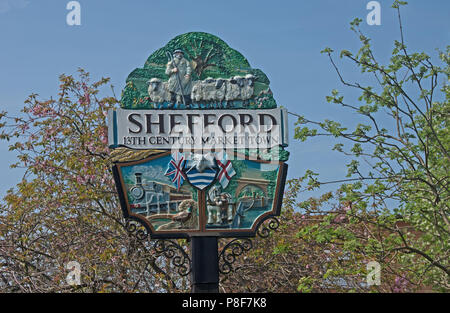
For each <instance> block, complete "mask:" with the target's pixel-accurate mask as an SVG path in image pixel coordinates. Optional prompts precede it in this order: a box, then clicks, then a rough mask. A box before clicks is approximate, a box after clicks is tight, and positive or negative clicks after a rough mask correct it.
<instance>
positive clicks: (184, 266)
mask: <svg viewBox="0 0 450 313" xmlns="http://www.w3.org/2000/svg"><path fill="white" fill-rule="evenodd" d="M125 229H126V230H127V231H128V233H129V234H130V235H132V236H134V237H136V238H137V239H138V240H140V241H144V240H148V239H149V238H150V237H149V233H148V231H147V228H146V227H144V226H143V225H142V224H141V223H140V222H139V221H136V220H133V219H127V220H126V223H125ZM152 241H153V242H154V244H153V249H154V250H155V252H156V254H158V255H164V256H165V257H166V258H168V259H171V260H172V265H174V266H175V267H177V268H178V270H177V272H178V274H180V275H181V276H186V275H188V274H189V273H190V272H191V259H190V258H189V256H188V254H187V253H186V252H185V251H184V249H183V248H182V247H181V246H180V245H179V244H177V243H176V242H175V241H173V240H152Z"/></svg>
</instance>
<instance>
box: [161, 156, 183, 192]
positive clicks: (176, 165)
mask: <svg viewBox="0 0 450 313" xmlns="http://www.w3.org/2000/svg"><path fill="white" fill-rule="evenodd" d="M185 162H186V159H185V158H184V155H183V154H182V153H180V152H175V153H172V159H171V160H170V162H169V164H168V168H167V171H166V173H165V174H164V175H165V176H169V178H170V180H171V181H172V184H174V185H175V187H177V190H180V188H181V185H183V182H184V180H185V179H186V174H184V173H183V167H184V163H185Z"/></svg>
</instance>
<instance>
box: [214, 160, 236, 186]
mask: <svg viewBox="0 0 450 313" xmlns="http://www.w3.org/2000/svg"><path fill="white" fill-rule="evenodd" d="M216 161H217V165H218V166H219V174H218V175H217V180H218V181H219V183H220V184H221V185H222V187H223V188H226V187H227V186H228V183H229V182H230V179H231V177H233V176H234V175H236V172H235V171H234V168H233V164H231V161H230V160H227V155H226V154H224V156H223V158H222V160H221V161H220V160H218V159H216Z"/></svg>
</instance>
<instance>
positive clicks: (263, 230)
mask: <svg viewBox="0 0 450 313" xmlns="http://www.w3.org/2000/svg"><path fill="white" fill-rule="evenodd" d="M279 226H280V222H279V221H278V220H277V219H276V218H275V217H274V216H271V217H270V218H268V219H267V220H265V221H264V222H262V223H261V224H260V225H259V227H258V229H257V230H256V233H257V234H258V236H260V237H261V238H267V237H269V236H270V232H271V231H272V230H276V229H277V228H278V227H279Z"/></svg>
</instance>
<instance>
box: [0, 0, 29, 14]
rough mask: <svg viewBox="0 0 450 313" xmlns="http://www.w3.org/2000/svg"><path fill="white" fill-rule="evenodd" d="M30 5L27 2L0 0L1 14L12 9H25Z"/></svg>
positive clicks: (23, 0)
mask: <svg viewBox="0 0 450 313" xmlns="http://www.w3.org/2000/svg"><path fill="white" fill-rule="evenodd" d="M29 4H30V1H27V0H0V13H6V12H8V11H10V10H12V9H24V8H26V7H27V6H28V5H29Z"/></svg>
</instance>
